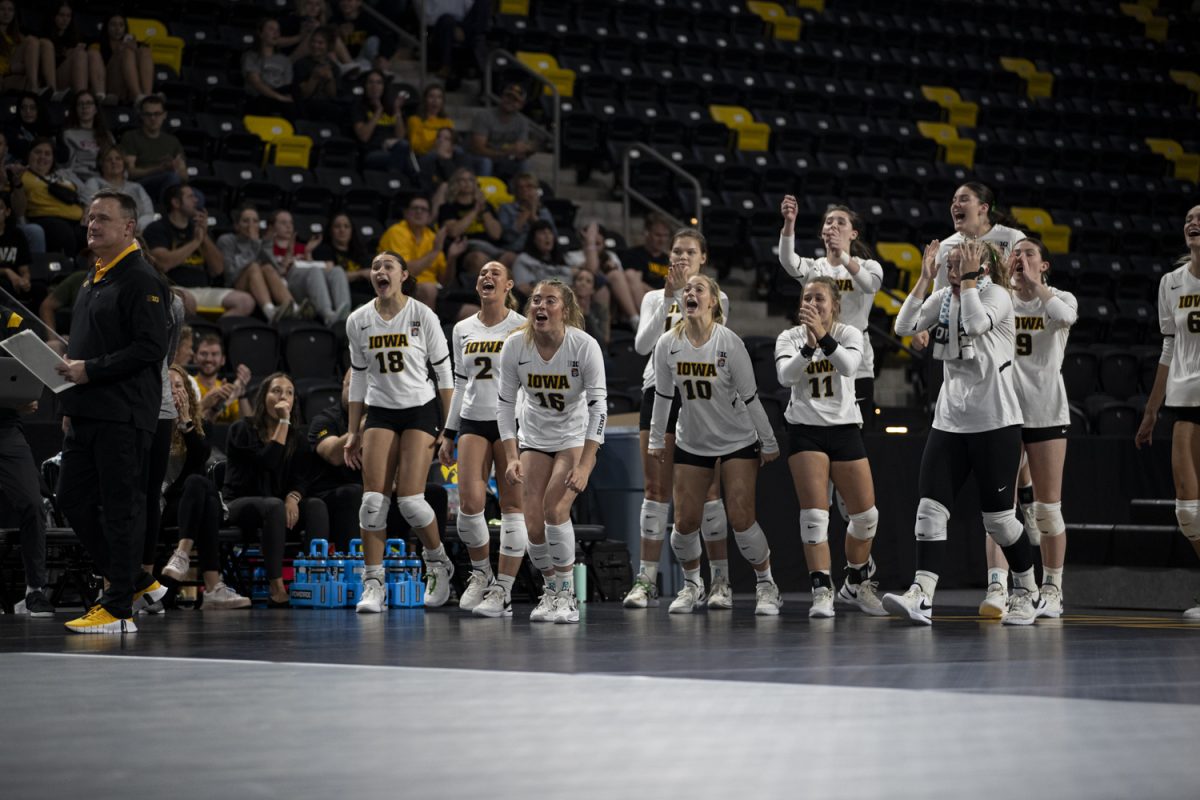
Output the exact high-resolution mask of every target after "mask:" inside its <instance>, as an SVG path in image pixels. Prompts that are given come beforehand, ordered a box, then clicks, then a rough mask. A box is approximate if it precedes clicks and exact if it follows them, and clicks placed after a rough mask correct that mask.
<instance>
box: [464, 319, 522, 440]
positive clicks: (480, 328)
mask: <svg viewBox="0 0 1200 800" xmlns="http://www.w3.org/2000/svg"><path fill="white" fill-rule="evenodd" d="M524 322H525V318H524V317H523V316H521V315H520V314H518V313H517V312H515V311H511V310H510V311H509V312H508V313H507V314H506V315H505V317H504V319H502V320H500V321H499V322H497V323H496V324H495V325H491V326H488V325H484V324H483V320H481V319H480V318H479V315H478V314H472V315H471V316H470V317H467V318H466V319H464V320H462V321H460V322H459V323H458V324H457V325H455V326H454V332H453V333H452V334H451V336H450V341H451V353H452V354H453V356H454V399H453V400H451V402H450V415H449V417H448V421H447V422H446V427H448V428H450V429H451V430H458V428H459V423H460V421H461V420H463V419H470V420H475V421H476V422H490V421H494V420H495V419H496V407H497V406H496V396H497V394H498V393H499V388H500V380H499V370H500V349H501V348H502V347H503V346H504V342H505V340H507V339H508V337H509V335H510V334H511V333H512V332H513V331H514V330H515V329H516V328H518V327H520V326H521V325H522V324H523V323H524Z"/></svg>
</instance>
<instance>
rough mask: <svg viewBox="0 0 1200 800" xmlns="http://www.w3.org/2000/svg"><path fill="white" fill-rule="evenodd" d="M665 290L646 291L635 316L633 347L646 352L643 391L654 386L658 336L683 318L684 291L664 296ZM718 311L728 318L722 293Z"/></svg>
mask: <svg viewBox="0 0 1200 800" xmlns="http://www.w3.org/2000/svg"><path fill="white" fill-rule="evenodd" d="M666 292H667V290H666V289H655V290H654V291H652V292H646V296H645V297H643V298H642V310H641V314H640V316H639V317H638V329H637V333H636V334H635V335H634V338H633V349H634V350H636V351H637V352H638V353H640V354H641V355H649V356H650V358H649V359H647V361H646V368H645V369H643V370H642V391H643V392H644V391H646V390H647V389H653V388H654V345H655V343H656V342H657V341H658V338H659V337H660V336H662V335H663V334H664V333H666V332H667V331H669V330H671V328H673V327H675V323H676V322H679V320H681V319H683V311H682V309H683V290H682V289H680V290H679V291H677V292H675V293H674V294H673V295H672V296H671V297H670V299H669V300H668V299H667V296H666ZM721 311H722V312H724V315H725V320H726V321H728V320H729V297H728V295H726V294H725V293H724V292H721Z"/></svg>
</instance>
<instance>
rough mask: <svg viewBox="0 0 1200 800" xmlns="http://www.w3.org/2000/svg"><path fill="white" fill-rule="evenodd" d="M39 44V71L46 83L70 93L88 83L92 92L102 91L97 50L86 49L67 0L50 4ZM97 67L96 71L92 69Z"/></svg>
mask: <svg viewBox="0 0 1200 800" xmlns="http://www.w3.org/2000/svg"><path fill="white" fill-rule="evenodd" d="M39 44H40V52H41V59H42V64H41V74H42V75H44V76H45V77H46V84H47V85H48V86H50V87H51V88H53V89H55V90H64V91H65V90H68V89H69V90H71V91H74V92H82V91H84V90H85V89H87V88H89V86H90V88H91V90H92V91H93V92H103V91H104V80H103V77H102V75H103V70H104V62H103V61H102V60H101V59H100V54H99V53H98V52H94V51H89V50H88V49H87V46H86V45H85V44H84V42H83V38H82V37H81V36H80V35H79V26H78V25H77V24H76V22H75V10H74V9H73V8H72V7H71V4H70V3H69V2H67V0H60V2H58V3H55V4H54V5H53V6H51V7H50V14H49V15H48V17H47V18H46V22H45V25H43V26H42V38H41V41H40V42H39ZM97 67H98V71H95V72H93V70H94V69H96V68H97ZM89 77H90V79H91V80H90V83H89Z"/></svg>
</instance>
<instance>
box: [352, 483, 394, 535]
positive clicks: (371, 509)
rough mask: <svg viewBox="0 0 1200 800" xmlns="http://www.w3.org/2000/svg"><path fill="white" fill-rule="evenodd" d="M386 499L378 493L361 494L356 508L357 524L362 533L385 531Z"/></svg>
mask: <svg viewBox="0 0 1200 800" xmlns="http://www.w3.org/2000/svg"><path fill="white" fill-rule="evenodd" d="M387 515H388V508H387V498H386V497H384V496H383V495H382V494H380V493H379V492H363V496H362V505H360V506H359V507H358V524H359V525H361V526H362V529H363V530H364V531H384V530H387Z"/></svg>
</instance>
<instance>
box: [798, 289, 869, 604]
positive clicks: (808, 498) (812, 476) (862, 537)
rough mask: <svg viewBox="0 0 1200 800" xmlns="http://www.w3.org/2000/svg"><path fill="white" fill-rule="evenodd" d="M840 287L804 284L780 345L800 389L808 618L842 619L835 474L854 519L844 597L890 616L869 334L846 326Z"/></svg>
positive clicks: (800, 483) (849, 535)
mask: <svg viewBox="0 0 1200 800" xmlns="http://www.w3.org/2000/svg"><path fill="white" fill-rule="evenodd" d="M838 284H839V281H838V280H837V279H836V278H833V277H830V276H827V275H820V276H817V277H814V278H811V279H810V280H809V281H808V283H806V284H805V285H804V297H803V299H802V300H801V304H800V313H799V320H800V325H799V326H797V327H795V328H792V329H790V330H786V331H784V332H783V333H781V334H779V338H778V340H776V342H775V369H776V370H777V371H778V373H779V382H780V384H782V385H783V386H788V387H791V390H792V396H791V399H790V400H789V401H788V406H787V410H786V411H785V412H784V418H785V419H786V420H787V422H788V442H789V444H790V447H789V451H790V455H789V456H788V468H789V469H790V470H791V472H792V481H793V482H794V483H795V485H796V497H797V498H798V499H799V501H800V538H801V539H802V540H803V542H804V560H805V561H806V562H807V563H808V573H809V579H810V581H811V583H812V590H813V603H812V607H811V608H809V610H808V615H809V616H810V617H832V616H833V615H834V610H833V596H834V592H833V574H832V562H831V559H830V556H829V495H828V494H827V493H826V485H827V484H828V482H829V480H830V478H831V477H832V479H833V484H834V486H835V487H836V488H837V490H838V492H839V494H841V496H842V499H843V500H844V501H845V503H846V510H847V511H848V512H849V514H850V523H849V526H848V528H847V530H846V570H845V579H844V581H843V583H842V588H841V589H840V591H839V592H838V596H839V597H840V598H841V599H843V600H845V601H846V602H848V603H852V604H853V605H855V606H857V607H858V608H859V609H860V610H862V611H864V612H865V613H867V614H871V615H872V616H877V617H878V616H887V612H886V611H884V610H883V605H882V604H881V603H880V600H879V596H878V595H877V594H876V593H875V586H876V584H875V583H874V582H873V581H871V580H870V574H869V571H870V559H871V543H872V541H873V540H874V538H875V530H876V528H878V527H879V512H878V511H877V510H876V509H875V485H874V483H873V481H872V480H871V465H870V463H869V462H868V461H867V451H866V448H864V447H863V441H862V432H861V431H860V429H859V426H861V425H862V412H861V410H860V408H859V406H858V404H857V403H856V402H855V401H854V395H855V390H854V376H855V375H856V374H857V370H858V366H859V362H860V361H861V360H862V351H863V339H864V336H863V334H862V332H861V331H860V330H859V329H858V328H856V327H855V326H853V325H849V324H844V323H842V322H840V321H839V316H840V311H841V298H840V292H839V291H838Z"/></svg>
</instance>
